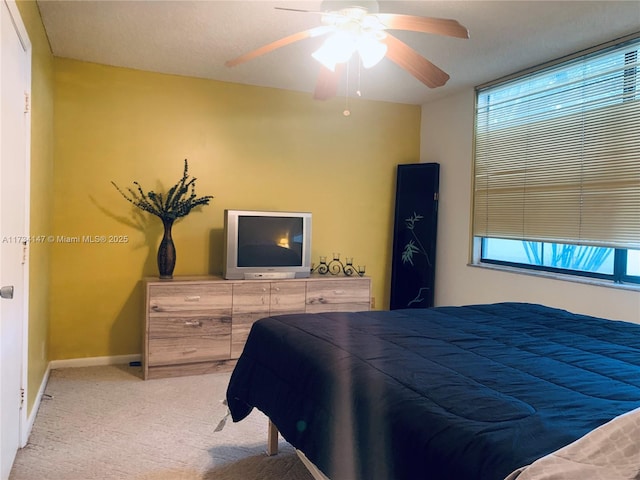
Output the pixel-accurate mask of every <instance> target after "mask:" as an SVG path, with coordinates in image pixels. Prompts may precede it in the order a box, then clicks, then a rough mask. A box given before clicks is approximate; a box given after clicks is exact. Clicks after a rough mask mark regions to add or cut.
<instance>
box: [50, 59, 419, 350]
mask: <svg viewBox="0 0 640 480" xmlns="http://www.w3.org/2000/svg"><path fill="white" fill-rule="evenodd" d="M55 88H56V94H55V118H54V128H55V139H56V142H55V155H54V156H55V171H54V175H53V181H54V182H53V198H54V201H53V203H54V213H53V229H52V231H51V234H52V235H54V237H55V238H56V241H54V242H52V244H51V246H50V247H51V251H52V263H51V269H52V282H51V303H50V305H51V324H50V357H51V359H65V358H79V357H93V356H103V355H121V354H131V353H138V352H140V351H141V330H142V322H143V305H142V304H143V292H142V289H141V282H140V280H141V278H142V277H144V276H152V275H156V274H157V267H156V265H155V255H156V249H157V245H158V242H159V238H160V234H161V223H160V222H159V220H158V219H157V218H156V217H153V216H150V215H148V214H141V213H140V212H139V211H138V210H136V209H135V208H134V207H132V206H131V205H130V204H128V203H127V202H126V201H125V200H124V199H122V197H120V195H119V193H118V192H117V191H116V190H115V189H114V187H113V186H112V185H111V184H110V181H111V180H113V181H115V182H116V183H117V184H118V185H120V186H121V187H128V186H130V185H131V182H132V181H133V180H137V181H139V182H141V183H142V185H143V186H144V187H145V189H148V188H153V189H156V188H157V189H158V190H162V188H163V187H164V188H166V187H168V186H170V185H172V184H173V183H175V181H176V180H178V178H179V177H180V175H181V173H182V166H183V161H184V159H185V158H187V159H188V160H189V167H190V173H191V174H193V175H194V176H196V177H197V178H198V180H197V184H196V185H197V189H196V193H197V194H198V195H214V196H215V199H214V200H213V201H212V203H211V204H210V205H209V206H206V207H204V208H203V209H202V210H201V211H197V212H193V213H192V214H190V215H189V216H188V217H186V218H185V219H183V220H182V221H180V222H178V223H177V224H176V225H175V226H174V229H173V236H174V241H175V243H176V248H177V252H178V253H177V257H178V260H177V265H176V270H175V272H174V275H190V274H206V273H219V272H220V271H221V268H222V267H221V257H222V255H221V250H222V222H223V211H224V209H226V208H239V209H263V210H271V209H274V210H300V211H311V212H313V221H314V224H313V246H312V259H314V260H316V261H317V259H318V257H319V256H320V255H331V254H332V253H333V252H340V253H341V254H342V255H343V256H346V255H349V256H352V257H354V261H355V263H357V264H365V265H366V267H367V274H369V275H370V276H372V279H373V286H374V292H373V294H374V296H375V297H376V303H377V306H378V307H379V308H382V307H385V306H387V305H388V294H387V291H388V278H389V275H390V272H389V264H390V250H391V231H392V214H393V196H394V184H395V166H396V165H397V164H398V163H408V162H416V161H418V159H419V151H420V107H418V106H409V105H399V104H391V103H382V102H372V101H363V100H352V102H351V110H352V115H351V116H350V117H344V116H343V115H342V110H343V105H344V99H335V100H332V101H328V102H318V101H314V100H312V98H311V95H310V94H303V93H296V92H286V91H281V90H276V89H268V88H259V87H250V86H242V85H237V84H229V83H223V82H217V81H211V80H203V79H196V78H188V77H180V76H172V75H161V74H156V73H149V72H142V71H136V70H130V69H124V68H114V67H109V66H104V65H96V64H89V63H85V62H79V61H74V60H69V59H60V58H56V59H55ZM111 235H114V236H127V238H128V241H127V242H126V243H99V244H95V243H93V244H90V243H82V242H81V243H63V242H62V241H60V239H58V237H62V236H65V237H77V236H80V237H81V238H82V236H106V237H107V239H108V238H109V236H111Z"/></svg>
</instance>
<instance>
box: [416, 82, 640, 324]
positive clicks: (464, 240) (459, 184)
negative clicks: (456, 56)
mask: <svg viewBox="0 0 640 480" xmlns="http://www.w3.org/2000/svg"><path fill="white" fill-rule="evenodd" d="M473 106H474V92H473V90H468V91H464V92H462V93H459V94H457V95H453V96H450V97H448V98H445V99H442V100H438V101H435V102H432V103H429V104H426V105H424V106H423V107H422V127H421V128H422V131H421V161H422V162H437V163H440V208H439V214H438V241H437V258H436V290H435V304H436V305H463V304H472V303H492V302H501V301H521V302H532V303H542V304H545V305H549V306H553V307H557V308H563V309H566V310H570V311H573V312H576V313H583V314H587V315H595V316H599V317H606V318H611V319H619V320H627V321H631V322H635V323H640V291H630V290H622V289H616V288H612V287H604V286H597V285H587V284H584V283H577V282H575V281H564V280H555V279H550V278H542V277H538V276H532V275H524V274H517V273H510V272H504V271H496V270H490V269H487V268H481V267H472V266H468V263H469V260H470V256H469V252H470V242H471V235H470V222H471V215H470V212H471V185H472V183H471V182H472V163H473V160H472V158H473ZM639 221H640V219H639Z"/></svg>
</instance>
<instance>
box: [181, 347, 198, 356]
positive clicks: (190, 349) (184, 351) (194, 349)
mask: <svg viewBox="0 0 640 480" xmlns="http://www.w3.org/2000/svg"><path fill="white" fill-rule="evenodd" d="M197 351H198V349H197V348H187V349H186V350H183V351H182V354H183V355H189V354H190V353H196V352H197Z"/></svg>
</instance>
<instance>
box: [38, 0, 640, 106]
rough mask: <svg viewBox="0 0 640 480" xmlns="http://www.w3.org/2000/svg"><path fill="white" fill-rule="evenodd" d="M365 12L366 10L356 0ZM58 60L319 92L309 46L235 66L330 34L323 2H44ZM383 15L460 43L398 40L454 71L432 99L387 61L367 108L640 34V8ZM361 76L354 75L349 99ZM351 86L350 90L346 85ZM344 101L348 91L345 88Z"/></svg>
mask: <svg viewBox="0 0 640 480" xmlns="http://www.w3.org/2000/svg"><path fill="white" fill-rule="evenodd" d="M354 3H357V0H354ZM38 4H39V6H40V11H41V14H42V19H43V22H44V26H45V29H46V31H47V35H48V36H49V41H50V43H51V49H52V51H53V54H54V55H56V56H59V57H67V58H73V59H78V60H84V61H88V62H96V63H102V64H107V65H115V66H123V67H129V68H134V69H140V70H149V71H154V72H164V73H171V74H178V75H188V76H194V77H203V78H211V79H216V80H222V81H226V82H237V83H244V84H250V85H260V86H267V87H275V88H282V89H288V90H297V91H303V92H312V91H313V89H314V87H315V82H316V77H317V74H318V70H319V64H318V63H317V62H316V61H315V60H313V59H312V58H311V56H310V55H311V53H312V52H313V51H314V50H315V49H316V48H317V47H318V46H319V45H320V43H321V42H322V38H312V39H306V40H303V41H300V42H297V43H295V44H292V45H289V46H286V47H283V48H281V49H279V50H276V51H274V52H271V53H269V54H266V55H263V56H261V57H259V58H257V59H254V60H252V61H250V62H248V63H245V64H241V65H238V66H236V67H232V68H228V67H225V65H224V62H225V61H226V60H229V59H231V58H234V57H236V56H238V55H240V54H242V53H245V52H247V51H250V50H254V49H255V48H257V47H260V46H262V45H264V44H266V43H270V42H272V41H274V40H277V39H279V38H282V37H284V36H287V35H290V34H292V33H296V32H299V31H302V30H306V29H308V28H312V27H314V26H317V25H319V24H320V21H319V16H318V15H317V14H314V13H300V12H291V11H282V10H277V9H275V8H274V7H276V6H278V7H286V8H299V9H305V10H313V11H317V10H319V9H320V4H321V2H320V1H319V0H317V1H315V0H291V1H271V0H269V1H244V0H227V1H217V0H216V1H213V0H209V1H206V0H196V1H191V0H177V1H169V0H162V1H160V0H139V1H112V0H101V1H93V0H72V1H67V0H39V1H38ZM379 5H380V12H385V13H403V14H409V15H419V16H427V17H439V18H453V19H456V20H458V21H459V22H460V23H461V24H463V25H464V26H466V27H467V28H468V29H469V32H470V36H471V38H470V39H468V40H466V39H458V38H452V37H441V36H436V35H428V34H421V33H416V32H405V31H394V32H393V33H394V34H395V35H396V36H397V37H398V38H400V39H402V40H403V41H405V42H406V43H407V44H409V45H410V46H411V47H413V48H414V49H415V50H417V51H418V52H419V53H421V54H422V55H423V56H425V57H426V58H427V59H429V60H430V61H432V62H433V63H435V64H436V65H437V66H439V67H440V68H442V69H443V70H444V71H446V72H447V73H449V75H450V76H451V79H450V80H449V82H448V83H447V85H445V86H444V87H440V88H437V89H429V88H428V87H426V86H425V85H423V84H422V83H420V82H419V81H418V80H416V79H415V78H414V77H413V76H411V75H410V74H408V73H407V72H405V71H404V70H402V69H400V68H399V67H397V66H396V65H395V64H394V63H392V62H390V61H389V60H387V59H384V60H383V61H382V62H381V63H380V64H378V65H377V66H375V67H373V68H372V69H370V70H362V71H361V72H360V90H361V92H362V96H363V97H364V98H370V99H375V100H385V101H391V102H399V103H409V104H418V105H419V104H423V103H426V102H428V101H431V100H434V99H437V98H440V97H442V96H445V95H449V94H452V93H454V92H456V91H459V90H461V89H463V88H469V87H473V86H476V85H479V84H482V83H485V82H488V81H490V80H494V79H496V78H499V77H502V76H504V75H507V74H510V73H513V72H516V71H519V70H522V69H525V68H528V67H531V66H535V65H538V64H540V63H543V62H545V61H548V60H552V59H555V58H558V57H561V56H564V55H567V54H570V53H573V52H576V51H579V50H582V49H585V48H588V47H591V46H594V45H598V44H601V43H603V42H606V41H609V40H612V39H615V38H618V37H621V36H624V35H627V34H630V33H634V32H636V31H640V1H639V0H631V1H586V2H585V1H563V2H559V1H481V0H476V1H380V2H379ZM357 77H358V72H357V69H356V68H355V67H354V68H352V69H351V72H350V76H349V78H350V80H349V92H350V93H349V94H350V95H351V94H352V92H353V91H355V89H356V82H357ZM343 85H344V82H343ZM340 94H341V95H343V94H344V86H343V87H341V89H340Z"/></svg>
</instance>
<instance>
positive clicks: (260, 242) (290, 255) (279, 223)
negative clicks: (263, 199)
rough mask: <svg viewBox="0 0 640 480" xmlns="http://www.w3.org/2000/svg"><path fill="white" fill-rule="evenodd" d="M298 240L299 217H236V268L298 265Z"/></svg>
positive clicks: (300, 222) (299, 231)
mask: <svg viewBox="0 0 640 480" xmlns="http://www.w3.org/2000/svg"><path fill="white" fill-rule="evenodd" d="M302 238H303V221H302V218H300V217H266V216H240V217H239V218H238V267H295V266H300V265H302Z"/></svg>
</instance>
